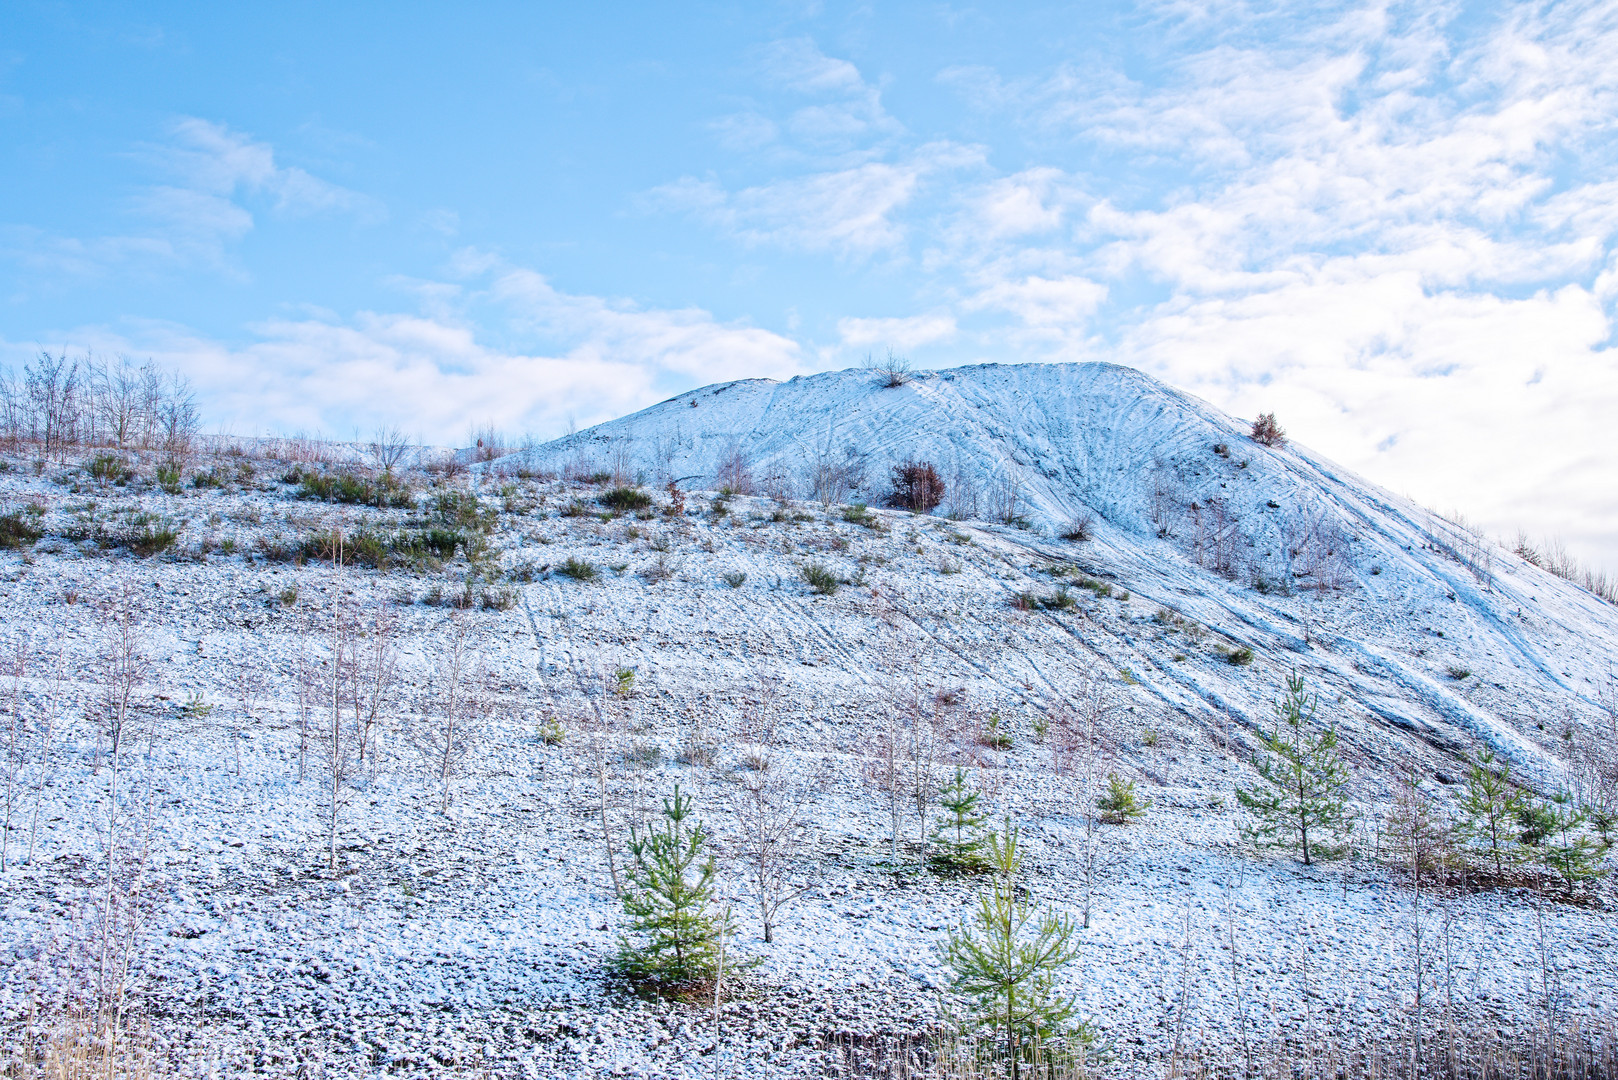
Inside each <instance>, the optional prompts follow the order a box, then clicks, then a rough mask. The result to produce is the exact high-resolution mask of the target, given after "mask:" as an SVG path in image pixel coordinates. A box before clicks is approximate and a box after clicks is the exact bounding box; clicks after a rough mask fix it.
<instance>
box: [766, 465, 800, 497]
mask: <svg viewBox="0 0 1618 1080" xmlns="http://www.w3.org/2000/svg"><path fill="white" fill-rule="evenodd" d="M759 490H761V491H762V492H763V493H764V495H765V497H766V498H770V499H773V500H775V502H776V503H777V504H779V505H781V506H791V505H792V500H793V499H794V498H795V497H796V496H797V485H796V484H794V483H793V482H792V474H791V473H789V472H787V470H786V469H785V467H783V466H781V465H779V464H777V465H773V466H771V467H770V471H769V472H767V473H765V474H764V477H763V479H762V480H760V481H759Z"/></svg>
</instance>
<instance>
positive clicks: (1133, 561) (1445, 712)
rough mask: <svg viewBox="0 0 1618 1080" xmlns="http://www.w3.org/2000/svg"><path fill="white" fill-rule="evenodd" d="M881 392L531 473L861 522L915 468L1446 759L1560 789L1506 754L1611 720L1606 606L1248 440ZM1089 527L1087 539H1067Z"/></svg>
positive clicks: (680, 406) (1014, 381)
mask: <svg viewBox="0 0 1618 1080" xmlns="http://www.w3.org/2000/svg"><path fill="white" fill-rule="evenodd" d="M889 381H890V380H887V379H886V378H884V377H883V376H882V375H880V374H879V373H875V372H871V371H866V370H860V369H854V370H847V371H838V372H829V373H825V374H820V375H812V376H803V377H799V378H795V379H792V380H789V381H787V382H774V381H771V380H766V379H752V380H744V381H740V382H731V383H722V384H718V385H715V386H708V387H704V388H702V389H699V390H693V391H691V392H689V393H686V394H682V395H680V396H678V397H675V398H671V399H670V400H668V401H665V402H662V403H661V404H658V405H655V406H652V407H651V408H648V409H645V410H642V411H640V412H638V413H635V414H633V415H630V416H626V417H623V418H621V419H618V420H614V421H611V422H608V423H604V424H600V425H597V426H595V427H592V428H589V429H586V430H583V431H580V432H577V433H575V434H572V435H570V436H567V437H565V438H561V439H558V440H556V441H554V442H551V443H547V444H544V445H542V446H539V447H537V448H534V449H531V450H529V451H527V452H526V453H525V454H524V455H523V457H524V458H525V459H526V460H525V462H524V463H525V464H526V465H528V466H529V467H532V468H538V469H549V470H552V471H556V472H559V473H562V474H564V475H575V476H579V475H590V474H592V473H597V472H600V471H604V470H612V469H616V470H617V471H618V472H619V473H620V474H624V475H633V476H636V477H637V478H639V479H641V480H643V481H649V482H652V483H656V484H657V485H659V486H661V485H663V484H665V483H667V482H668V481H669V480H675V481H677V482H678V483H679V484H680V485H681V486H683V487H688V488H694V489H704V488H709V489H716V488H719V487H721V486H723V485H724V484H725V482H726V481H727V479H729V480H731V481H732V482H734V475H733V474H738V470H739V471H740V473H739V474H741V475H745V476H747V477H749V478H750V481H751V485H752V486H753V488H755V489H757V490H759V491H760V492H771V493H778V494H785V495H790V496H796V497H799V498H805V499H808V498H813V497H814V496H815V495H816V494H817V493H820V494H827V495H829V496H832V497H836V498H838V500H839V501H841V500H842V499H845V498H846V499H847V500H849V501H852V500H854V499H863V500H865V501H868V502H870V503H872V504H873V505H876V504H880V503H881V501H882V500H883V499H884V498H885V496H886V494H887V492H888V491H889V489H890V485H889V475H890V470H891V468H892V467H893V466H894V465H896V464H898V463H900V462H903V461H907V460H915V461H926V462H929V463H932V464H933V465H934V466H935V467H936V468H937V470H938V472H939V473H940V475H941V476H942V477H943V479H944V480H945V484H946V488H947V491H946V496H945V500H944V502H943V504H942V505H941V506H940V507H939V510H938V513H940V514H950V515H951V516H955V517H964V518H984V519H995V518H999V519H1020V524H1022V525H1023V526H1026V531H1023V532H1022V533H1021V535H1019V534H1018V532H1017V531H1014V530H1002V531H1003V532H1004V533H1005V535H1006V536H1007V538H1008V539H1009V540H1011V541H1013V542H1015V543H1017V544H1019V545H1020V546H1022V547H1024V548H1025V549H1026V550H1027V551H1028V553H1029V554H1030V555H1034V556H1037V557H1042V558H1046V559H1050V560H1073V561H1076V562H1077V563H1079V564H1080V565H1081V566H1082V567H1084V568H1087V569H1088V572H1090V573H1093V574H1102V575H1104V576H1107V577H1109V578H1111V579H1112V580H1116V581H1122V582H1127V585H1128V587H1129V588H1130V589H1132V590H1134V591H1135V592H1136V593H1137V594H1141V595H1144V596H1147V597H1149V598H1150V599H1152V600H1153V601H1155V602H1156V603H1159V604H1161V605H1162V606H1163V607H1165V608H1167V609H1169V610H1171V611H1174V612H1177V613H1181V614H1183V615H1185V616H1187V617H1189V618H1192V619H1194V620H1196V621H1198V622H1200V623H1201V624H1202V625H1205V626H1208V627H1210V628H1212V629H1214V630H1216V631H1217V632H1219V633H1220V634H1222V635H1225V636H1226V637H1228V639H1229V640H1230V641H1232V642H1234V643H1238V644H1239V645H1242V646H1247V647H1251V648H1253V649H1254V650H1255V651H1258V652H1262V653H1264V654H1267V655H1271V656H1276V655H1284V654H1285V653H1287V652H1291V653H1294V654H1296V655H1297V656H1298V658H1299V661H1300V663H1302V662H1303V660H1304V658H1305V657H1307V658H1308V664H1309V665H1310V666H1312V665H1314V664H1320V665H1323V666H1324V667H1325V668H1327V669H1328V671H1329V672H1330V674H1331V675H1332V676H1335V678H1336V680H1340V682H1339V683H1338V689H1339V692H1340V693H1342V694H1343V695H1344V697H1345V698H1346V699H1347V700H1349V701H1352V702H1353V703H1354V705H1355V706H1356V707H1357V708H1358V709H1360V710H1363V712H1364V714H1365V715H1366V716H1367V717H1368V718H1369V719H1370V720H1371V721H1372V722H1373V723H1375V724H1377V725H1380V726H1382V727H1384V728H1386V729H1387V730H1389V731H1392V732H1398V733H1403V734H1405V735H1407V736H1411V737H1414V738H1416V739H1418V740H1421V741H1423V742H1426V743H1428V744H1430V745H1431V746H1432V747H1433V748H1435V749H1437V750H1439V751H1442V752H1443V753H1445V754H1450V755H1453V754H1458V753H1462V752H1465V751H1467V750H1469V749H1470V748H1471V747H1473V746H1475V745H1479V744H1482V745H1488V746H1492V747H1494V748H1496V749H1498V750H1500V751H1503V752H1504V753H1506V754H1507V755H1508V756H1509V757H1511V758H1513V759H1515V760H1517V761H1518V762H1519V763H1520V764H1521V765H1523V766H1526V767H1527V768H1528V769H1529V771H1530V772H1531V773H1533V774H1536V775H1538V776H1539V777H1540V778H1541V779H1542V780H1543V781H1545V782H1552V783H1554V782H1556V776H1555V772H1556V769H1557V768H1558V766H1556V765H1555V763H1554V762H1553V761H1552V760H1551V759H1549V758H1547V757H1546V755H1545V754H1543V753H1542V752H1541V751H1540V750H1539V749H1538V746H1537V745H1536V743H1535V742H1534V741H1533V740H1530V739H1526V738H1524V737H1523V736H1522V735H1521V734H1520V733H1521V732H1522V731H1523V730H1524V729H1525V728H1526V729H1531V730H1533V731H1535V732H1538V731H1540V730H1541V729H1542V728H1548V727H1549V726H1551V725H1552V724H1553V723H1554V724H1555V726H1557V727H1558V728H1561V727H1562V726H1563V725H1564V721H1565V717H1564V715H1563V714H1564V713H1565V712H1566V711H1567V709H1568V708H1569V707H1573V708H1575V709H1583V710H1588V711H1590V712H1598V711H1600V710H1601V708H1602V707H1603V700H1602V695H1603V694H1604V693H1605V692H1606V690H1607V688H1608V685H1609V679H1610V676H1611V672H1612V664H1613V661H1614V658H1615V656H1618V608H1615V607H1613V606H1612V605H1611V604H1608V603H1605V602H1604V601H1602V600H1601V599H1599V598H1598V597H1596V596H1594V595H1592V594H1591V593H1589V592H1588V591H1586V590H1585V589H1583V588H1580V587H1578V586H1577V585H1574V584H1572V583H1569V582H1567V581H1564V580H1562V579H1560V578H1557V577H1555V576H1554V575H1552V574H1549V573H1547V572H1545V571H1544V570H1542V569H1540V568H1538V567H1536V566H1533V565H1531V564H1529V563H1527V562H1524V561H1523V560H1522V559H1520V558H1518V557H1516V556H1515V555H1513V554H1510V553H1509V552H1507V551H1505V550H1503V549H1502V548H1501V547H1500V546H1499V545H1498V544H1496V543H1493V542H1491V541H1490V540H1488V539H1486V538H1484V537H1481V536H1478V535H1475V534H1474V533H1472V532H1470V531H1469V530H1467V529H1465V528H1463V527H1461V526H1459V525H1457V524H1455V523H1453V522H1451V521H1448V520H1446V519H1445V518H1443V517H1440V516H1438V515H1436V514H1434V513H1432V512H1431V511H1429V510H1426V509H1424V508H1422V507H1420V506H1418V505H1415V504H1414V503H1412V502H1411V501H1410V500H1408V499H1406V498H1404V497H1401V496H1398V495H1395V494H1393V493H1390V492H1388V491H1386V490H1384V489H1381V488H1379V487H1377V486H1376V485H1373V484H1371V483H1369V482H1367V481H1366V480H1364V479H1362V478H1360V477H1358V476H1355V475H1354V474H1353V473H1351V472H1349V471H1347V470H1345V469H1342V468H1340V467H1338V466H1337V465H1335V464H1333V463H1332V462H1330V461H1328V460H1326V459H1324V458H1322V457H1320V456H1319V455H1317V454H1314V453H1312V452H1311V451H1309V450H1308V449H1307V448H1306V447H1305V446H1303V445H1301V444H1300V443H1299V442H1298V441H1296V440H1290V441H1289V442H1288V443H1287V444H1286V445H1285V446H1284V447H1276V448H1271V447H1267V446H1262V445H1259V444H1258V443H1255V442H1253V441H1252V440H1251V439H1250V438H1249V437H1248V433H1249V430H1250V423H1249V422H1248V421H1244V420H1239V419H1236V418H1233V417H1230V416H1227V415H1225V414H1224V413H1222V412H1220V411H1219V410H1218V409H1215V408H1214V407H1213V406H1211V405H1209V404H1208V403H1206V402H1204V401H1201V400H1199V399H1197V398H1195V397H1193V396H1191V395H1189V394H1185V393H1182V392H1180V391H1178V390H1175V389H1173V388H1171V387H1168V386H1166V385H1164V384H1163V383H1161V382H1159V381H1157V380H1155V379H1153V378H1152V377H1150V376H1148V375H1146V374H1144V373H1142V372H1140V371H1136V370H1134V369H1131V368H1126V367H1121V366H1118V365H1114V364H1101V363H1091V364H1022V365H999V364H985V365H979V366H974V367H965V368H957V369H952V370H946V371H939V372H925V373H918V374H916V375H915V376H914V377H912V378H910V379H909V380H908V381H905V382H904V383H903V384H902V385H897V386H893V385H888V382H889ZM895 381H896V380H895ZM727 468H728V469H729V472H728V473H727V471H726V470H727ZM849 474H853V475H854V479H855V480H856V483H854V484H852V485H850V490H848V491H847V492H846V494H844V493H842V492H841V491H840V490H839V489H837V486H836V479H837V478H838V477H839V476H841V477H843V478H844V479H845V480H846V479H847V478H848V476H849ZM828 476H830V477H832V478H833V483H832V484H831V485H830V486H831V487H832V489H833V490H832V491H831V492H825V491H824V490H822V491H820V492H817V487H818V488H821V489H824V488H826V487H827V486H828V485H827V484H826V483H825V480H826V477H828ZM817 482H818V483H817ZM1087 514H1088V515H1090V516H1092V517H1093V518H1094V525H1093V532H1094V540H1093V541H1091V542H1089V543H1070V542H1065V541H1062V540H1061V539H1059V537H1060V535H1061V534H1062V533H1063V532H1064V531H1068V530H1069V529H1070V528H1071V523H1072V522H1073V521H1074V520H1075V519H1077V518H1080V517H1084V516H1086V515H1087ZM1462 672H1466V673H1469V674H1468V675H1465V676H1461V675H1460V673H1462ZM1458 676H1459V677H1458ZM1142 678H1143V681H1145V682H1147V683H1148V684H1149V685H1151V686H1152V687H1153V689H1154V691H1155V692H1157V693H1158V694H1160V695H1161V696H1162V698H1163V699H1164V701H1165V702H1167V703H1171V704H1174V705H1176V706H1179V707H1182V708H1186V709H1189V710H1193V711H1198V710H1207V709H1213V710H1216V711H1223V710H1227V709H1228V710H1234V711H1236V712H1237V713H1238V714H1241V715H1243V716H1244V717H1247V718H1248V719H1249V720H1252V719H1256V718H1258V717H1257V715H1256V714H1261V713H1262V711H1263V706H1262V704H1260V705H1259V707H1258V708H1257V710H1255V709H1254V704H1255V703H1253V702H1252V701H1251V700H1248V699H1247V698H1246V695H1244V694H1242V693H1241V692H1240V691H1239V690H1237V689H1236V688H1234V687H1232V686H1229V685H1227V684H1226V680H1223V679H1217V678H1216V679H1209V678H1207V677H1205V676H1199V675H1195V674H1190V673H1186V672H1158V671H1152V672H1150V673H1148V674H1144V675H1143V676H1142Z"/></svg>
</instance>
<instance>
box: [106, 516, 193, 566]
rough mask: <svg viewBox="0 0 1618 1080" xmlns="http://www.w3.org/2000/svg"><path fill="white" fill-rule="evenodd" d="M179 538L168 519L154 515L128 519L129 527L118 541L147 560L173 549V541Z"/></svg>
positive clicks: (172, 523)
mask: <svg viewBox="0 0 1618 1080" xmlns="http://www.w3.org/2000/svg"><path fill="white" fill-rule="evenodd" d="M179 538H180V531H179V530H178V529H176V528H175V527H174V522H172V521H170V520H169V519H168V518H160V517H158V516H157V515H155V514H136V515H135V516H134V517H133V518H131V519H130V522H129V527H128V528H127V529H125V530H124V533H123V535H122V536H121V537H120V538H119V539H121V540H122V541H123V543H124V545H125V546H127V547H128V548H129V550H130V551H132V552H134V553H135V554H136V555H139V556H140V557H141V558H143V559H149V558H151V557H152V556H153V555H161V554H162V553H163V552H165V551H167V550H168V549H169V548H171V547H173V546H174V541H176V540H178V539H179Z"/></svg>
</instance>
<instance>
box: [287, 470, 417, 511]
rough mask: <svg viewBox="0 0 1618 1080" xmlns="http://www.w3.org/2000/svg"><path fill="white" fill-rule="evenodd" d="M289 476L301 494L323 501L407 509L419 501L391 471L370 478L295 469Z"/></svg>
mask: <svg viewBox="0 0 1618 1080" xmlns="http://www.w3.org/2000/svg"><path fill="white" fill-rule="evenodd" d="M287 480H288V482H291V483H297V484H298V498H300V499H318V500H319V501H321V502H331V503H347V504H349V505H353V506H374V507H376V508H378V509H395V510H398V509H405V508H408V507H411V506H414V505H415V504H416V497H415V493H414V492H412V491H411V490H410V489H409V487H407V486H406V485H404V484H403V483H402V482H400V480H399V479H398V478H397V477H396V476H394V475H393V474H391V473H384V474H382V475H381V476H378V477H375V478H370V477H365V476H361V475H360V474H359V473H354V472H336V473H313V472H304V471H302V470H299V469H294V470H292V472H290V473H288V474H287Z"/></svg>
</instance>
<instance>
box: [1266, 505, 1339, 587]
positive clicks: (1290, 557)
mask: <svg viewBox="0 0 1618 1080" xmlns="http://www.w3.org/2000/svg"><path fill="white" fill-rule="evenodd" d="M1281 549H1282V553H1283V555H1284V557H1285V560H1286V563H1287V572H1288V574H1289V575H1290V576H1291V577H1293V578H1298V579H1307V581H1306V584H1307V585H1308V586H1309V587H1311V588H1314V589H1316V590H1318V591H1320V592H1323V593H1324V592H1328V591H1330V590H1333V589H1341V588H1343V587H1345V586H1346V585H1348V583H1349V582H1350V581H1351V580H1352V575H1353V570H1354V560H1353V555H1352V553H1351V551H1350V540H1349V536H1348V534H1347V533H1346V532H1344V531H1343V529H1342V527H1341V526H1340V525H1338V523H1337V522H1336V520H1335V519H1333V518H1332V517H1330V516H1329V515H1328V514H1327V513H1326V512H1325V511H1324V510H1316V511H1308V510H1305V511H1302V512H1300V513H1298V514H1295V515H1293V516H1292V517H1289V518H1288V519H1286V520H1285V521H1284V522H1283V523H1282V525H1281Z"/></svg>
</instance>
